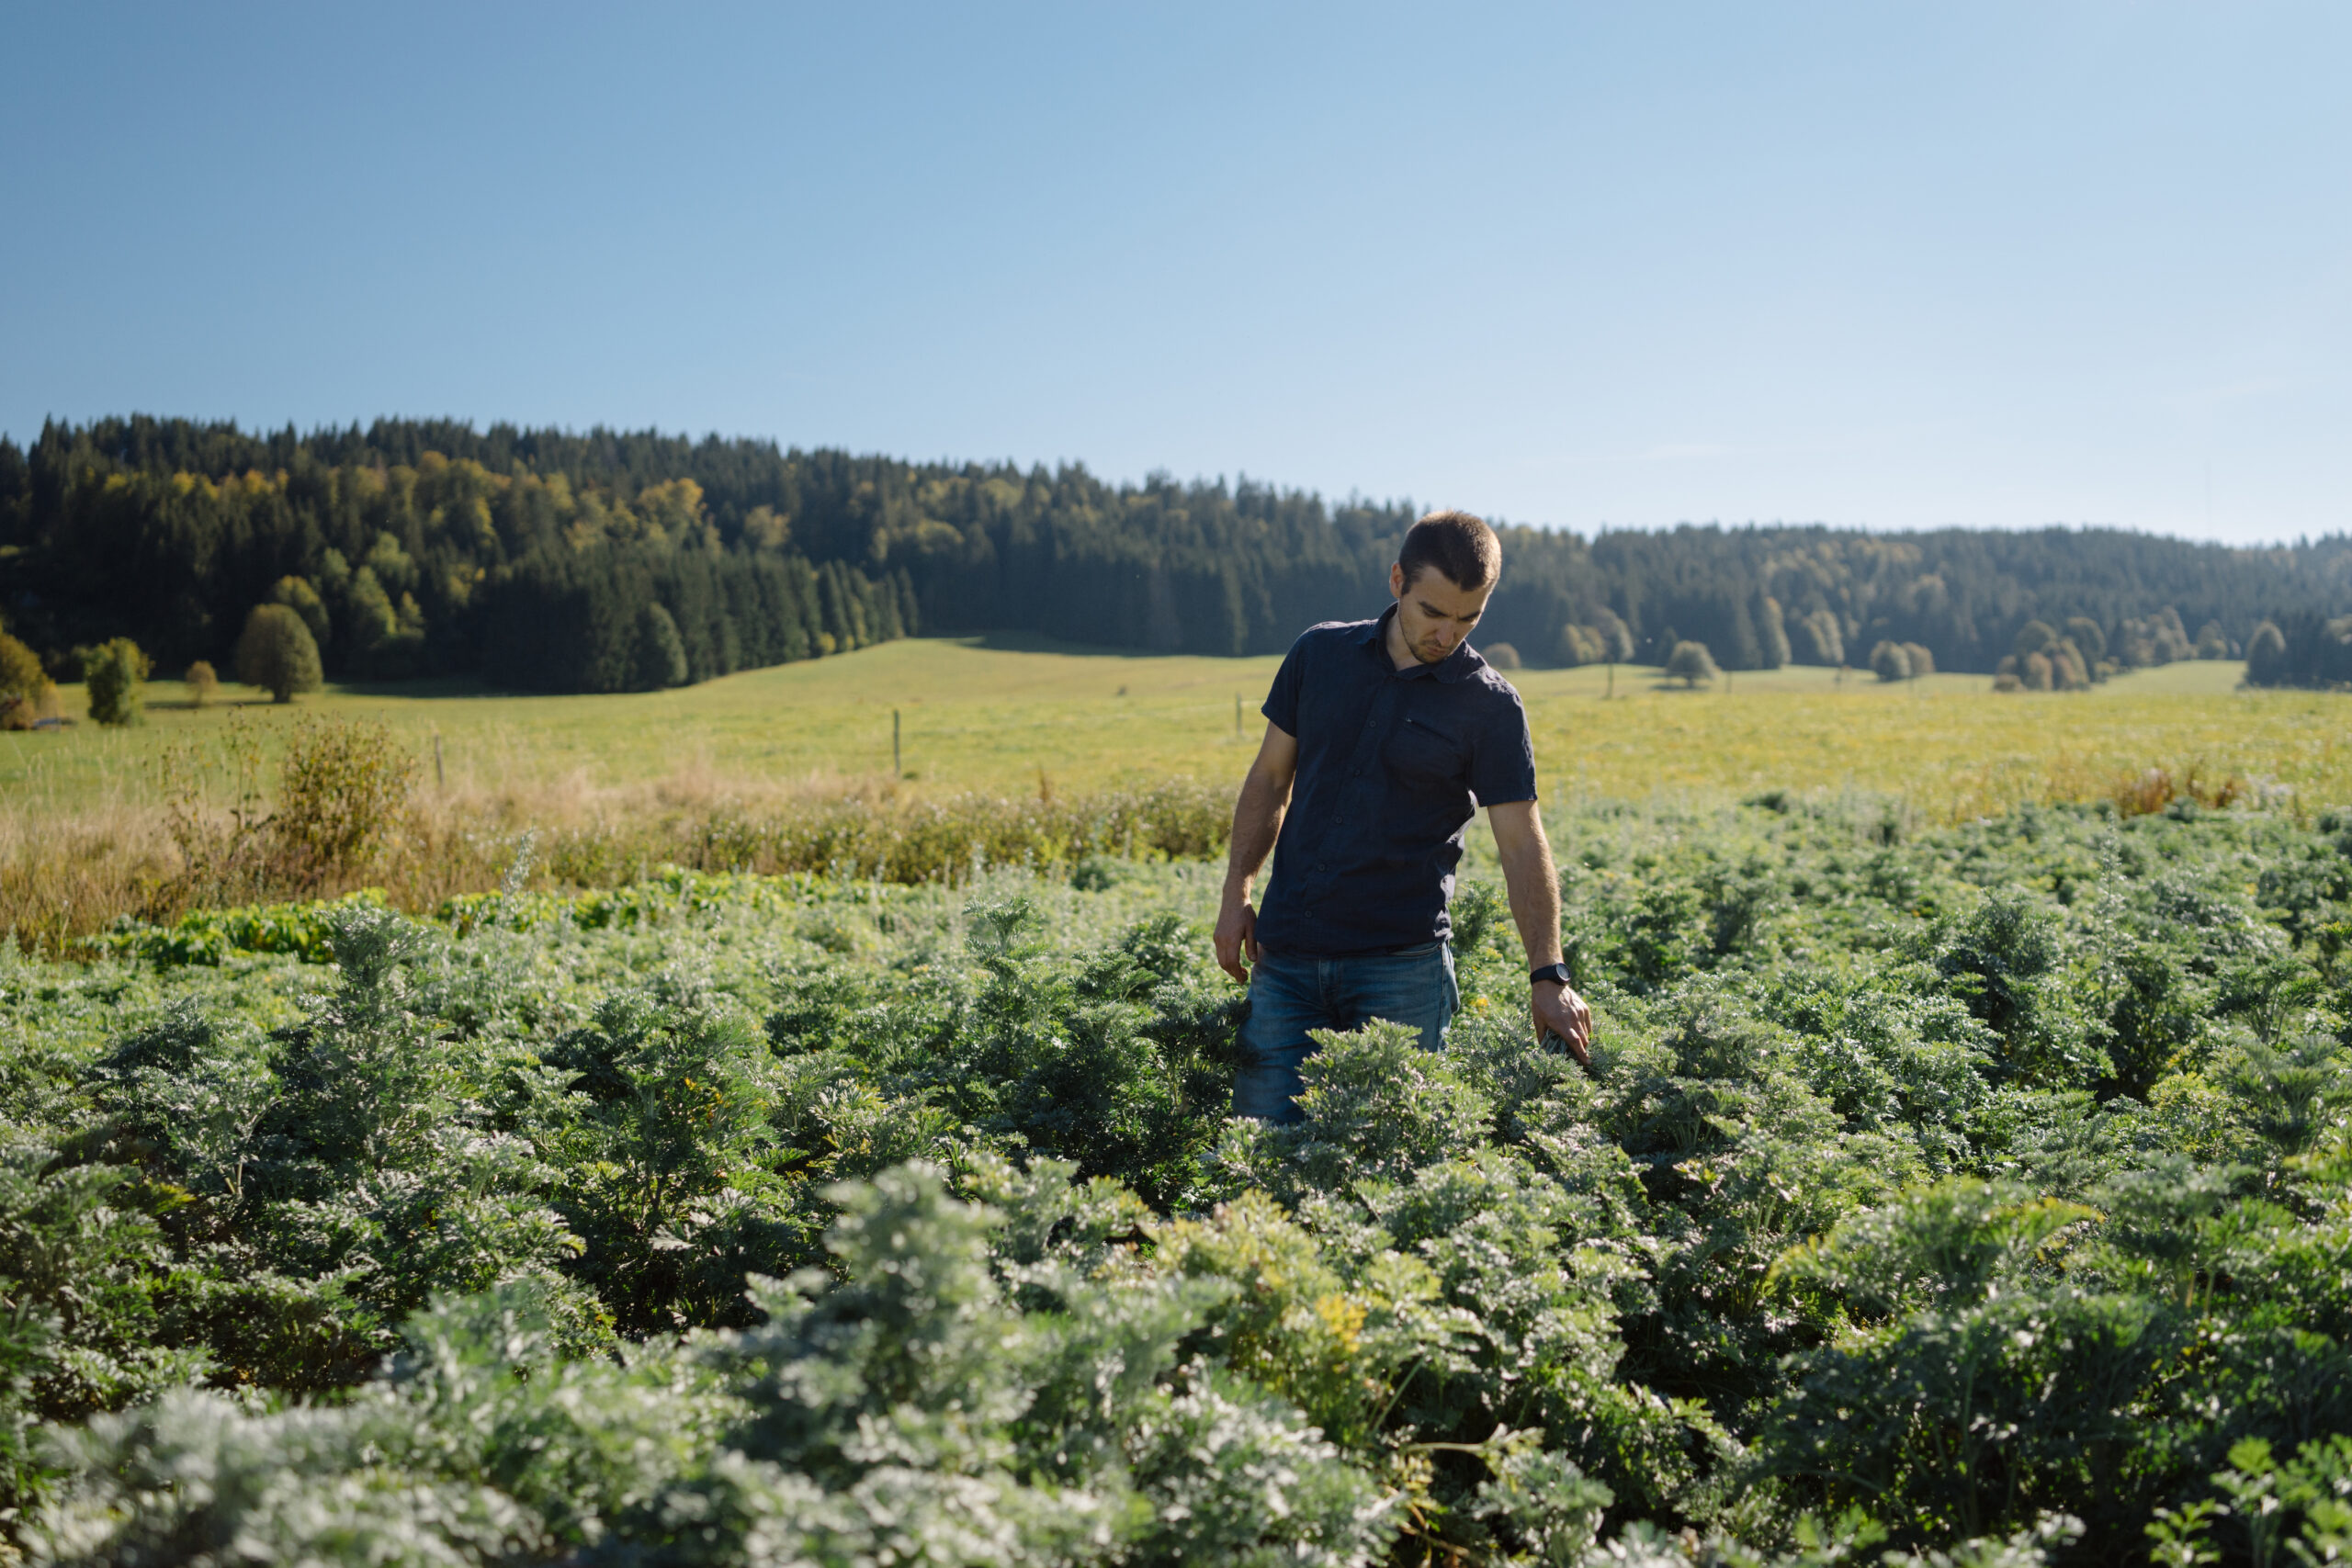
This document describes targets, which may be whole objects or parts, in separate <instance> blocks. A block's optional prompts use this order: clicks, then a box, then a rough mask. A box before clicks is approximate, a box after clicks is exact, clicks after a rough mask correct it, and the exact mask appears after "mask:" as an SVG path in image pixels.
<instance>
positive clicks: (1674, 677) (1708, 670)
mask: <svg viewBox="0 0 2352 1568" xmlns="http://www.w3.org/2000/svg"><path fill="white" fill-rule="evenodd" d="M1721 673H1723V671H1720V670H1717V669H1716V668H1715V658H1714V655H1713V654H1712V653H1709V652H1708V651H1707V645H1706V644H1705V643H1703V642H1678V643H1676V644H1675V645H1674V651H1673V652H1672V653H1670V654H1668V656H1667V660H1666V676H1667V679H1668V680H1669V681H1679V682H1682V687H1683V690H1685V691H1689V690H1690V689H1691V688H1692V687H1694V686H1696V685H1697V684H1698V683H1699V682H1702V681H1712V680H1713V679H1714V678H1715V677H1716V676H1717V675H1719V674H1721Z"/></svg>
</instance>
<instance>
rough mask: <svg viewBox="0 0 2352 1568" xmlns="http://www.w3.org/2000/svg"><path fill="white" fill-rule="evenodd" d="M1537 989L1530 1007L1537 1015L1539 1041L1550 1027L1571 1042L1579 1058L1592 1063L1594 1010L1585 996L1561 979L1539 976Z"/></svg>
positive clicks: (1550, 1029)
mask: <svg viewBox="0 0 2352 1568" xmlns="http://www.w3.org/2000/svg"><path fill="white" fill-rule="evenodd" d="M1534 989H1535V995H1534V998H1533V1005H1532V1008H1531V1009H1530V1011H1532V1013H1533V1014H1534V1015H1535V1039H1536V1043H1538V1044H1541V1043H1543V1040H1544V1032H1546V1031H1549V1032H1552V1033H1554V1034H1556V1035H1558V1036H1559V1037H1560V1038H1561V1039H1563V1040H1565V1041H1566V1042H1567V1043H1568V1049H1569V1050H1570V1051H1571V1052H1573V1053H1574V1054H1575V1055H1576V1059H1577V1061H1579V1062H1582V1063H1583V1064H1584V1065H1585V1066H1588V1067H1589V1066H1592V1010H1591V1009H1590V1008H1589V1007H1587V1006H1585V1005H1584V998H1582V997H1580V996H1578V995H1577V994H1576V992H1575V991H1573V990H1571V989H1569V988H1568V987H1566V986H1563V985H1561V984H1560V983H1559V982H1558V981H1557V980H1538V981H1536V982H1535V987H1534Z"/></svg>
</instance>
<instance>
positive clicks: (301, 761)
mask: <svg viewBox="0 0 2352 1568" xmlns="http://www.w3.org/2000/svg"><path fill="white" fill-rule="evenodd" d="M416 768H417V763H416V759H415V758H413V757H412V756H410V755H409V754H408V753H407V752H406V751H404V750H401V746H400V743H399V742H398V741H396V740H394V739H392V732H391V731H390V730H389V729H386V728H384V727H383V726H382V725H380V724H330V725H319V724H305V725H304V726H303V727H302V728H300V729H299V730H297V731H296V732H295V734H294V739H292V741H291V742H289V743H288V746H287V748H286V757H285V760H284V761H283V762H282V763H281V764H280V771H279V775H278V793H277V810H276V811H275V812H273V813H272V814H271V816H270V818H269V828H268V833H269V842H270V852H271V860H272V862H273V865H272V871H273V873H274V876H273V880H274V882H275V883H276V884H277V886H281V887H288V888H293V889H298V890H300V891H304V892H308V891H311V890H314V889H317V888H320V887H322V886H326V885H327V884H329V883H333V882H336V881H340V880H343V879H345V878H346V877H349V876H351V875H352V874H356V873H357V872H359V871H361V870H363V869H365V868H366V866H367V865H368V863H369V862H370V861H371V860H373V859H374V858H375V857H376V855H378V854H379V852H382V851H383V850H384V849H385V848H386V847H387V845H388V844H389V842H390V838H391V835H392V833H393V831H394V830H395V829H397V828H398V827H399V825H400V822H401V818H402V817H403V816H405V815H406V813H407V809H408V799H409V791H410V789H411V788H412V787H413V784H414V781H415V775H416Z"/></svg>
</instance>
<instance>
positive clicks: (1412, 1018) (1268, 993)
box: [1233, 942, 1462, 1126]
mask: <svg viewBox="0 0 2352 1568" xmlns="http://www.w3.org/2000/svg"><path fill="white" fill-rule="evenodd" d="M1461 1003H1462V993H1461V992H1460V991H1458V990H1456V989H1455V988H1454V985H1453V948H1452V947H1450V946H1448V945H1447V944H1446V943H1444V942H1430V944H1429V945H1428V946H1427V947H1416V948H1413V949H1411V950H1410V951H1408V952H1405V953H1366V954H1364V955H1363V956H1361V957H1355V958H1321V957H1317V956H1316V955H1315V954H1313V953H1261V954H1259V957H1258V963H1257V966H1256V967H1255V968H1253V969H1251V970H1250V1021H1249V1022H1247V1023H1245V1024H1243V1025H1242V1026H1241V1041H1240V1045H1241V1049H1240V1052H1239V1055H1240V1057H1241V1065H1240V1066H1239V1067H1238V1069H1237V1070H1236V1071H1235V1073H1234V1075H1233V1114H1235V1115H1236V1116H1254V1117H1256V1118H1257V1119H1258V1120H1259V1121H1261V1122H1272V1123H1273V1124H1274V1125H1276V1126H1282V1125H1284V1124H1286V1123H1289V1122H1296V1121H1298V1120H1300V1119H1301V1117H1302V1115H1303V1112H1301V1111H1300V1110H1299V1109H1298V1104H1297V1100H1296V1097H1297V1095H1298V1092H1299V1090H1300V1089H1302V1088H1303V1087H1304V1084H1303V1081H1302V1080H1301V1079H1300V1077H1299V1076H1298V1065H1299V1064H1300V1063H1301V1062H1304V1061H1306V1058H1307V1057H1309V1056H1311V1055H1314V1054H1315V1043H1314V1042H1313V1041H1311V1040H1309V1039H1307V1037H1306V1032H1307V1031H1308V1030H1310V1029H1337V1030H1350V1029H1357V1028H1361V1027H1362V1026H1363V1024H1364V1023H1366V1022H1368V1021H1371V1020H1373V1019H1375V1018H1385V1019H1386V1020H1388V1021H1390V1022H1392V1023H1401V1024H1405V1025H1407V1026H1408V1027H1409V1028H1412V1029H1415V1030H1418V1031H1419V1032H1420V1036H1421V1049H1422V1050H1424V1051H1434V1050H1436V1049H1438V1048H1439V1047H1440V1046H1441V1045H1442V1044H1444V1043H1445V1026H1446V1023H1447V1021H1449V1020H1451V1019H1452V1018H1453V1010H1454V1009H1455V1008H1457V1007H1459V1006H1460V1005H1461Z"/></svg>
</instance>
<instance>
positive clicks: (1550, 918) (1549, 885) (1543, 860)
mask: <svg viewBox="0 0 2352 1568" xmlns="http://www.w3.org/2000/svg"><path fill="white" fill-rule="evenodd" d="M1487 824H1488V826H1490V827H1492V828H1493V829H1494V830H1495V852H1496V854H1497V856H1498V858H1500V860H1501V861H1502V863H1503V885H1504V886H1506V887H1508V888H1509V889H1510V916H1511V919H1513V920H1514V921H1516V922H1517V923H1518V925H1519V940H1520V941H1521V942H1522V943H1524V944H1525V945H1526V948H1527V964H1528V967H1530V968H1531V969H1537V968H1541V967H1543V966H1544V964H1557V963H1559V962H1560V874H1559V872H1558V871H1557V870H1556V869H1555V867H1554V866H1553V864H1552V842H1551V840H1548V839H1546V838H1545V837H1544V817H1543V814H1542V813H1541V812H1540V811H1538V810H1537V809H1536V807H1535V803H1534V802H1533V801H1532V800H1514V801H1510V802H1509V803H1507V804H1505V805H1501V806H1490V807H1487ZM1532 990H1533V995H1532V998H1530V1002H1531V1010H1532V1014H1533V1016H1534V1021H1535V1037H1536V1038H1537V1039H1538V1040H1541V1039H1543V1037H1544V1032H1545V1031H1547V1030H1548V1031H1550V1032H1552V1033H1554V1034H1556V1035H1558V1036H1559V1037H1560V1038H1561V1039H1563V1040H1565V1041H1566V1042H1567V1043H1568V1049H1569V1050H1571V1051H1573V1052H1575V1053H1576V1057H1577V1061H1579V1062H1589V1061H1591V1060H1592V1010H1591V1009H1590V1008H1589V1007H1587V1006H1585V1003H1584V998H1582V997H1580V996H1577V994H1576V992H1575V991H1574V990H1572V989H1570V988H1569V987H1566V986H1563V985H1560V984H1558V983H1556V982H1555V981H1550V980H1541V981H1538V982H1536V984H1535V985H1534V987H1532Z"/></svg>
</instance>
